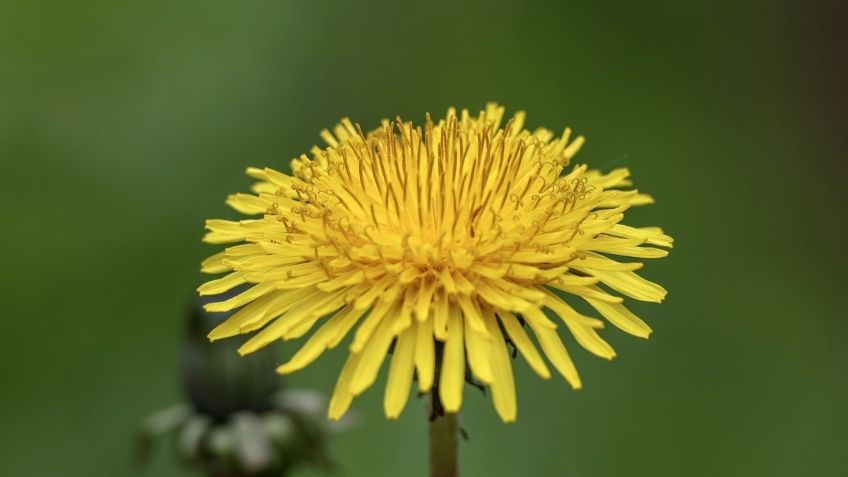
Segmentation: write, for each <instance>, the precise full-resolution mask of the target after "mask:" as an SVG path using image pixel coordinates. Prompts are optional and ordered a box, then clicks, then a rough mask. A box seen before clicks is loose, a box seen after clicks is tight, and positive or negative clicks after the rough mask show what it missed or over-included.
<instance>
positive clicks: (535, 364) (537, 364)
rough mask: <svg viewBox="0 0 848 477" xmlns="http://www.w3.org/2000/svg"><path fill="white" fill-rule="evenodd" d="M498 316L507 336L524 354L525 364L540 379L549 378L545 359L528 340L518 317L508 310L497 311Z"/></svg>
mask: <svg viewBox="0 0 848 477" xmlns="http://www.w3.org/2000/svg"><path fill="white" fill-rule="evenodd" d="M498 317H499V318H500V320H501V324H503V327H504V330H506V334H507V335H508V336H509V339H510V341H512V343H513V344H514V345H515V347H516V349H518V352H519V353H521V356H524V359H525V360H527V364H529V365H530V367H531V368H532V369H533V371H535V372H536V374H538V375H539V376H540V377H541V378H542V379H550V377H551V372H550V371H548V367H547V366H546V365H545V360H544V359H542V355H540V354H539V351H538V350H537V349H536V345H534V344H533V342H532V341H530V337H529V336H527V333H526V332H525V331H524V328H523V327H522V326H521V324H520V323H519V322H518V319H517V318H516V317H515V315H513V314H512V313H510V312H508V311H498Z"/></svg>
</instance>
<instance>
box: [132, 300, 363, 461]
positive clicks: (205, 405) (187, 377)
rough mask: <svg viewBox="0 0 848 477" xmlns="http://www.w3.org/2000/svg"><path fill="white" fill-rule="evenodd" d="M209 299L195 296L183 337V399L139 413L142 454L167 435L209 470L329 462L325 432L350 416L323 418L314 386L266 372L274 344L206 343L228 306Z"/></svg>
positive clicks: (143, 457) (179, 451)
mask: <svg viewBox="0 0 848 477" xmlns="http://www.w3.org/2000/svg"><path fill="white" fill-rule="evenodd" d="M235 293H236V292H230V293H229V294H225V295H221V296H217V297H211V299H213V300H220V299H226V298H228V297H230V296H233V295H234V294H235ZM209 300H210V298H209V297H206V298H200V299H198V300H196V301H195V303H194V306H193V307H192V308H191V312H190V314H189V316H188V327H187V331H186V334H185V337H184V339H183V342H182V349H181V363H180V364H181V370H182V381H183V386H184V388H185V392H186V397H187V402H185V403H180V404H176V405H174V406H171V407H168V408H165V409H162V410H160V411H157V412H156V413H154V414H152V415H150V416H149V417H147V418H146V419H145V420H144V422H143V424H142V426H141V429H140V431H139V434H138V438H137V441H136V453H137V456H138V458H139V459H140V461H142V462H145V461H147V460H148V459H149V457H150V456H151V454H152V451H153V449H154V446H155V444H156V443H157V442H158V441H160V440H162V439H163V438H166V437H173V438H174V443H175V451H176V455H177V457H178V458H179V460H180V461H181V462H182V463H184V464H186V465H188V466H190V467H193V468H196V469H198V470H200V471H202V472H203V473H205V474H206V475H208V476H211V477H238V476H268V477H270V476H275V477H279V476H285V475H289V473H290V471H291V470H292V469H294V468H296V467H298V466H301V465H306V464H308V465H314V466H317V467H319V468H323V469H330V468H331V467H332V459H331V457H330V454H329V450H328V445H327V444H328V439H329V436H330V435H331V434H332V433H333V432H336V431H339V430H341V429H343V428H344V427H345V426H346V425H347V423H349V422H350V421H347V422H328V421H327V420H326V418H325V413H326V406H327V400H326V398H324V396H322V395H321V394H320V393H317V392H312V391H307V390H293V389H286V388H285V387H283V386H282V381H281V379H280V378H279V377H277V376H276V375H274V373H272V372H270V370H272V369H273V367H274V366H275V363H276V362H275V354H274V352H273V350H271V349H267V350H263V351H261V352H258V353H255V354H253V355H251V356H249V357H246V358H240V357H239V356H238V354H237V353H236V349H235V348H236V346H235V345H234V344H232V343H231V342H228V343H216V344H212V343H210V342H209V341H208V340H207V338H206V334H207V333H209V331H210V330H211V329H212V328H214V327H215V326H216V325H217V324H219V323H221V321H222V320H224V319H226V318H227V317H228V316H229V313H207V312H205V311H204V310H203V305H204V304H205V303H206V302H208V301H209Z"/></svg>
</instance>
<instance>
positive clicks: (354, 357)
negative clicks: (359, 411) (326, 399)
mask: <svg viewBox="0 0 848 477" xmlns="http://www.w3.org/2000/svg"><path fill="white" fill-rule="evenodd" d="M360 358H361V356H360V355H358V354H355V353H351V354H350V355H349V356H348V357H347V361H345V364H344V367H343V368H342V372H341V373H340V374H339V379H338V380H336V387H335V389H334V390H333V396H332V397H331V398H330V405H329V408H328V410H327V417H329V418H330V419H332V420H334V421H336V420H339V419H341V417H342V416H344V415H345V413H346V412H347V410H348V408H350V403H352V402H353V393H351V392H350V382H351V380H353V375H354V373H355V372H356V369H357V368H358V367H359V361H360Z"/></svg>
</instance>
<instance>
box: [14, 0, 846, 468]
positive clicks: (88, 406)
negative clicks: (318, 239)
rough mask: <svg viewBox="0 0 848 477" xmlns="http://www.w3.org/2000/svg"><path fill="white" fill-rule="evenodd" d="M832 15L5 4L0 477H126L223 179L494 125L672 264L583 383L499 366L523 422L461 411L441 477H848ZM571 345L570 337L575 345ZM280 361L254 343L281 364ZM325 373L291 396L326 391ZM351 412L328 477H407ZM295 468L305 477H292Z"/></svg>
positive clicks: (657, 4) (158, 2)
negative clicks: (557, 134) (506, 117)
mask: <svg viewBox="0 0 848 477" xmlns="http://www.w3.org/2000/svg"><path fill="white" fill-rule="evenodd" d="M846 19H848V8H846V4H845V2H838V1H833V2H818V1H812V2H801V1H796V2H782V1H778V2H766V1H761V2H757V1H737V2H671V1H669V2H663V1H650V0H649V1H642V2H625V1H619V2H553V1H551V2H541V1H512V2H508V3H500V2H496V1H488V2H461V1H450V2H439V1H428V2H401V1H394V2H380V3H371V2H318V1H315V2H307V1H252V2H235V1H226V0H205V1H202V2H199V1H198V2H173V1H163V0H149V1H146V2H111V1H96V0H84V1H79V2H60V1H38V0H33V1H11V2H3V4H2V5H0V160H2V169H1V170H2V172H0V186H2V187H0V194H2V201H0V207H2V212H3V213H2V232H0V241H2V257H3V268H2V272H0V277H2V278H0V280H2V287H0V290H2V297H3V300H2V302H3V304H2V315H0V316H2V317H1V318H0V319H2V340H3V344H2V346H0V373H2V374H1V375H0V377H2V381H1V382H2V385H0V386H2V388H0V389H2V391H0V423H2V424H0V474H3V475H16V476H48V475H63V476H69V477H70V476H110V477H111V476H120V475H139V476H144V475H156V476H162V477H166V476H178V475H187V474H186V472H185V471H184V470H183V469H181V468H179V467H178V466H177V465H176V464H175V463H174V462H173V459H172V458H171V457H172V456H171V453H170V452H169V449H167V448H163V449H160V450H161V451H162V452H160V453H159V455H158V457H157V458H156V459H155V460H154V461H153V463H152V464H151V465H150V467H148V468H147V469H137V468H134V467H133V466H132V465H131V438H132V435H133V433H134V431H135V429H136V427H137V424H138V422H139V421H140V419H141V418H142V417H143V416H145V415H147V414H148V413H150V412H152V411H153V410H155V409H158V408H161V407H164V406H166V405H168V404H171V403H174V402H176V401H178V400H179V399H180V398H181V389H180V387H179V384H178V370H177V368H176V359H177V341H178V339H179V337H180V336H181V333H182V331H183V327H184V323H183V314H184V312H185V310H186V308H187V306H188V305H187V303H188V302H189V301H190V300H191V297H192V296H193V290H194V288H195V287H196V286H197V285H198V284H199V283H200V281H201V278H202V277H201V276H200V274H199V272H198V262H199V261H200V260H201V259H202V258H204V257H205V256H206V255H208V254H210V253H211V252H212V251H213V250H215V248H214V247H211V246H206V245H203V244H201V243H200V237H201V235H202V233H203V221H204V219H205V218H207V217H226V216H230V214H231V213H230V212H228V211H227V209H226V208H225V206H224V203H223V201H224V198H225V196H226V195H227V194H228V193H231V192H235V191H239V190H244V189H246V188H247V186H248V185H249V183H250V180H249V179H248V178H247V177H245V176H244V175H243V170H244V168H245V167H246V166H248V165H256V166H265V165H270V166H275V167H287V164H288V161H289V160H290V159H291V158H292V157H294V156H296V155H299V154H300V153H301V152H305V151H307V150H308V148H309V147H310V146H312V145H313V144H317V143H318V142H319V138H318V134H317V133H318V131H319V130H320V129H322V128H324V127H327V126H330V125H332V124H334V122H335V121H337V120H338V119H340V118H341V117H342V116H350V117H351V118H353V119H354V120H355V121H358V122H360V123H362V124H363V126H365V127H372V126H375V125H376V124H377V123H378V121H379V120H380V119H381V118H384V117H394V116H395V115H397V114H400V115H402V116H403V117H405V118H411V119H415V120H421V119H422V118H423V116H424V113H425V112H427V111H430V112H432V113H434V114H441V113H443V111H444V110H445V109H446V108H447V107H448V106H450V105H456V106H460V107H463V106H466V107H469V108H472V109H476V108H481V107H482V106H483V105H484V104H485V102H486V101H489V100H496V101H499V102H501V103H503V104H505V105H506V106H507V107H508V108H509V110H510V111H514V110H516V109H525V110H527V111H528V113H529V118H528V122H529V125H530V126H533V127H535V126H547V127H550V128H553V129H560V128H561V127H562V126H565V125H570V126H572V127H573V128H574V129H575V130H576V131H577V132H579V133H581V134H585V135H586V136H587V138H588V142H587V146H586V147H585V148H584V149H583V151H582V152H581V154H580V155H579V160H581V161H586V162H588V163H590V164H591V165H593V166H595V167H599V168H601V169H604V170H609V169H612V168H614V167H619V166H628V167H630V168H631V170H632V171H633V173H634V176H635V179H636V182H637V185H638V186H639V187H640V189H642V190H644V191H648V192H650V193H652V194H653V195H654V196H655V197H656V199H657V204H656V205H654V206H651V207H646V208H643V209H642V210H638V211H636V212H634V213H632V214H630V219H629V222H630V223H631V224H636V225H654V224H657V225H662V226H663V227H664V228H666V229H667V230H668V231H669V232H670V233H671V234H672V235H673V236H674V237H675V239H676V242H675V245H676V246H675V248H674V250H673V251H672V254H671V256H670V257H669V258H668V259H666V260H661V261H656V262H652V263H650V264H649V266H648V267H647V268H646V270H645V273H646V275H647V276H648V277H649V278H651V279H654V280H656V281H659V282H661V283H663V284H664V285H666V287H667V288H668V289H669V291H670V294H669V297H668V299H667V301H666V302H665V303H664V304H662V305H645V306H641V305H638V304H637V305H634V307H635V308H636V309H637V311H638V312H640V314H642V315H643V316H644V317H646V318H647V321H648V322H649V323H650V324H651V325H652V326H653V327H654V330H655V333H654V335H653V336H652V337H651V339H650V340H648V341H642V340H638V339H633V338H631V337H628V336H625V335H624V334H623V333H621V332H619V331H617V330H616V329H614V328H608V329H607V331H606V332H605V337H607V338H608V339H609V340H610V341H611V342H612V344H613V345H614V346H615V347H616V349H617V350H618V352H619V357H618V358H617V359H616V360H614V361H613V362H611V363H610V362H606V361H604V360H600V359H597V358H594V357H592V356H590V355H589V354H588V353H587V352H584V351H578V350H577V348H576V347H573V348H574V352H573V353H572V355H573V356H574V358H575V360H576V362H577V365H578V367H579V369H580V371H581V374H582V376H583V378H584V386H585V388H584V389H583V390H582V391H579V392H572V391H570V390H569V388H568V386H567V385H566V384H565V383H564V382H561V381H557V380H552V381H548V382H545V381H541V380H539V379H537V378H536V377H535V376H533V375H531V372H530V371H529V369H528V368H527V367H526V366H525V365H524V364H518V365H517V369H518V376H517V380H518V386H519V420H518V422H517V423H515V424H512V425H503V424H501V423H500V421H499V420H498V418H497V417H496V415H495V413H494V411H493V410H492V409H491V404H490V402H489V401H488V400H487V399H486V398H484V397H482V396H480V395H479V393H476V392H475V391H474V390H473V389H469V390H468V391H467V393H466V396H467V401H466V405H465V407H464V410H465V412H464V417H463V418H464V426H465V428H466V429H467V431H468V433H469V434H470V436H471V440H470V441H469V442H467V443H465V444H463V445H462V468H463V471H464V475H467V476H478V475H487V476H512V475H533V476H548V475H550V476H554V475H557V476H560V475H572V476H577V475H580V476H633V477H636V476H646V477H648V476H651V477H655V476H682V475H685V476H688V477H697V476H719V475H720V476H724V477H730V476H758V475H763V476H772V477H773V476H795V475H802V474H804V475H816V476H841V475H848V458H846V454H845V446H846V444H848V409H846V404H848V379H846V378H848V347H846V344H845V343H846V340H848V325H846V319H847V318H848V316H846V312H845V310H846V308H845V305H844V295H843V293H844V290H845V285H846V280H845V267H846V265H848V260H846V255H848V254H846V252H845V247H844V245H843V241H844V238H843V237H844V235H845V232H846V226H845V207H846V205H848V204H846V200H845V195H844V189H843V184H845V180H846V179H848V167H846V157H845V150H846V149H845V147H846V145H848V144H846V142H848V141H846V130H845V127H846V121H845V120H846V111H848V101H846V99H847V96H846V89H845V85H846V84H848V83H847V81H848V68H846V57H845V51H846V47H848V44H846V41H845V39H846V35H845V20H846ZM569 339H570V338H569ZM294 346H296V344H280V345H279V347H278V349H279V353H280V355H281V359H282V358H284V357H285V356H288V355H290V354H291V353H292V352H293V350H294ZM343 355H344V351H343V350H342V349H339V350H337V351H336V352H333V353H331V354H330V355H329V356H327V357H325V358H323V359H322V360H320V361H319V362H318V363H317V364H316V365H315V366H312V367H310V368H309V369H307V370H306V371H304V372H301V373H300V374H298V375H297V376H296V377H295V378H293V379H292V385H296V386H303V387H310V388H314V389H319V390H323V391H326V392H329V391H330V390H331V389H332V386H333V384H334V380H335V375H336V373H337V372H338V370H339V369H340V366H341V362H342V358H343ZM381 389H382V386H381V385H377V386H375V387H374V388H372V390H371V391H370V392H368V393H367V394H366V395H365V396H364V397H363V398H361V399H359V400H358V401H356V403H355V409H357V410H358V411H359V412H360V413H361V415H362V416H363V418H364V419H365V424H364V425H363V426H362V427H361V428H360V429H358V430H356V431H354V432H351V433H348V434H346V435H343V436H341V437H339V438H338V439H337V440H336V441H335V444H334V449H335V451H336V454H337V456H338V460H339V462H340V464H341V468H340V469H339V471H338V474H337V475H349V476H366V475H367V476H370V477H379V476H393V477H395V476H399V475H403V476H407V475H409V476H424V475H425V473H426V470H425V469H426V436H425V434H426V427H425V417H424V410H423V409H424V403H423V402H422V401H420V400H418V401H416V400H413V401H411V405H410V406H409V407H408V408H407V410H406V412H405V414H404V415H403V416H402V418H401V419H400V420H399V421H397V422H387V421H385V420H384V419H383V418H382V414H381V413H382V406H381V404H380V402H381V399H382V392H381ZM303 475H316V474H315V473H314V472H311V471H306V472H304V473H303Z"/></svg>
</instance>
